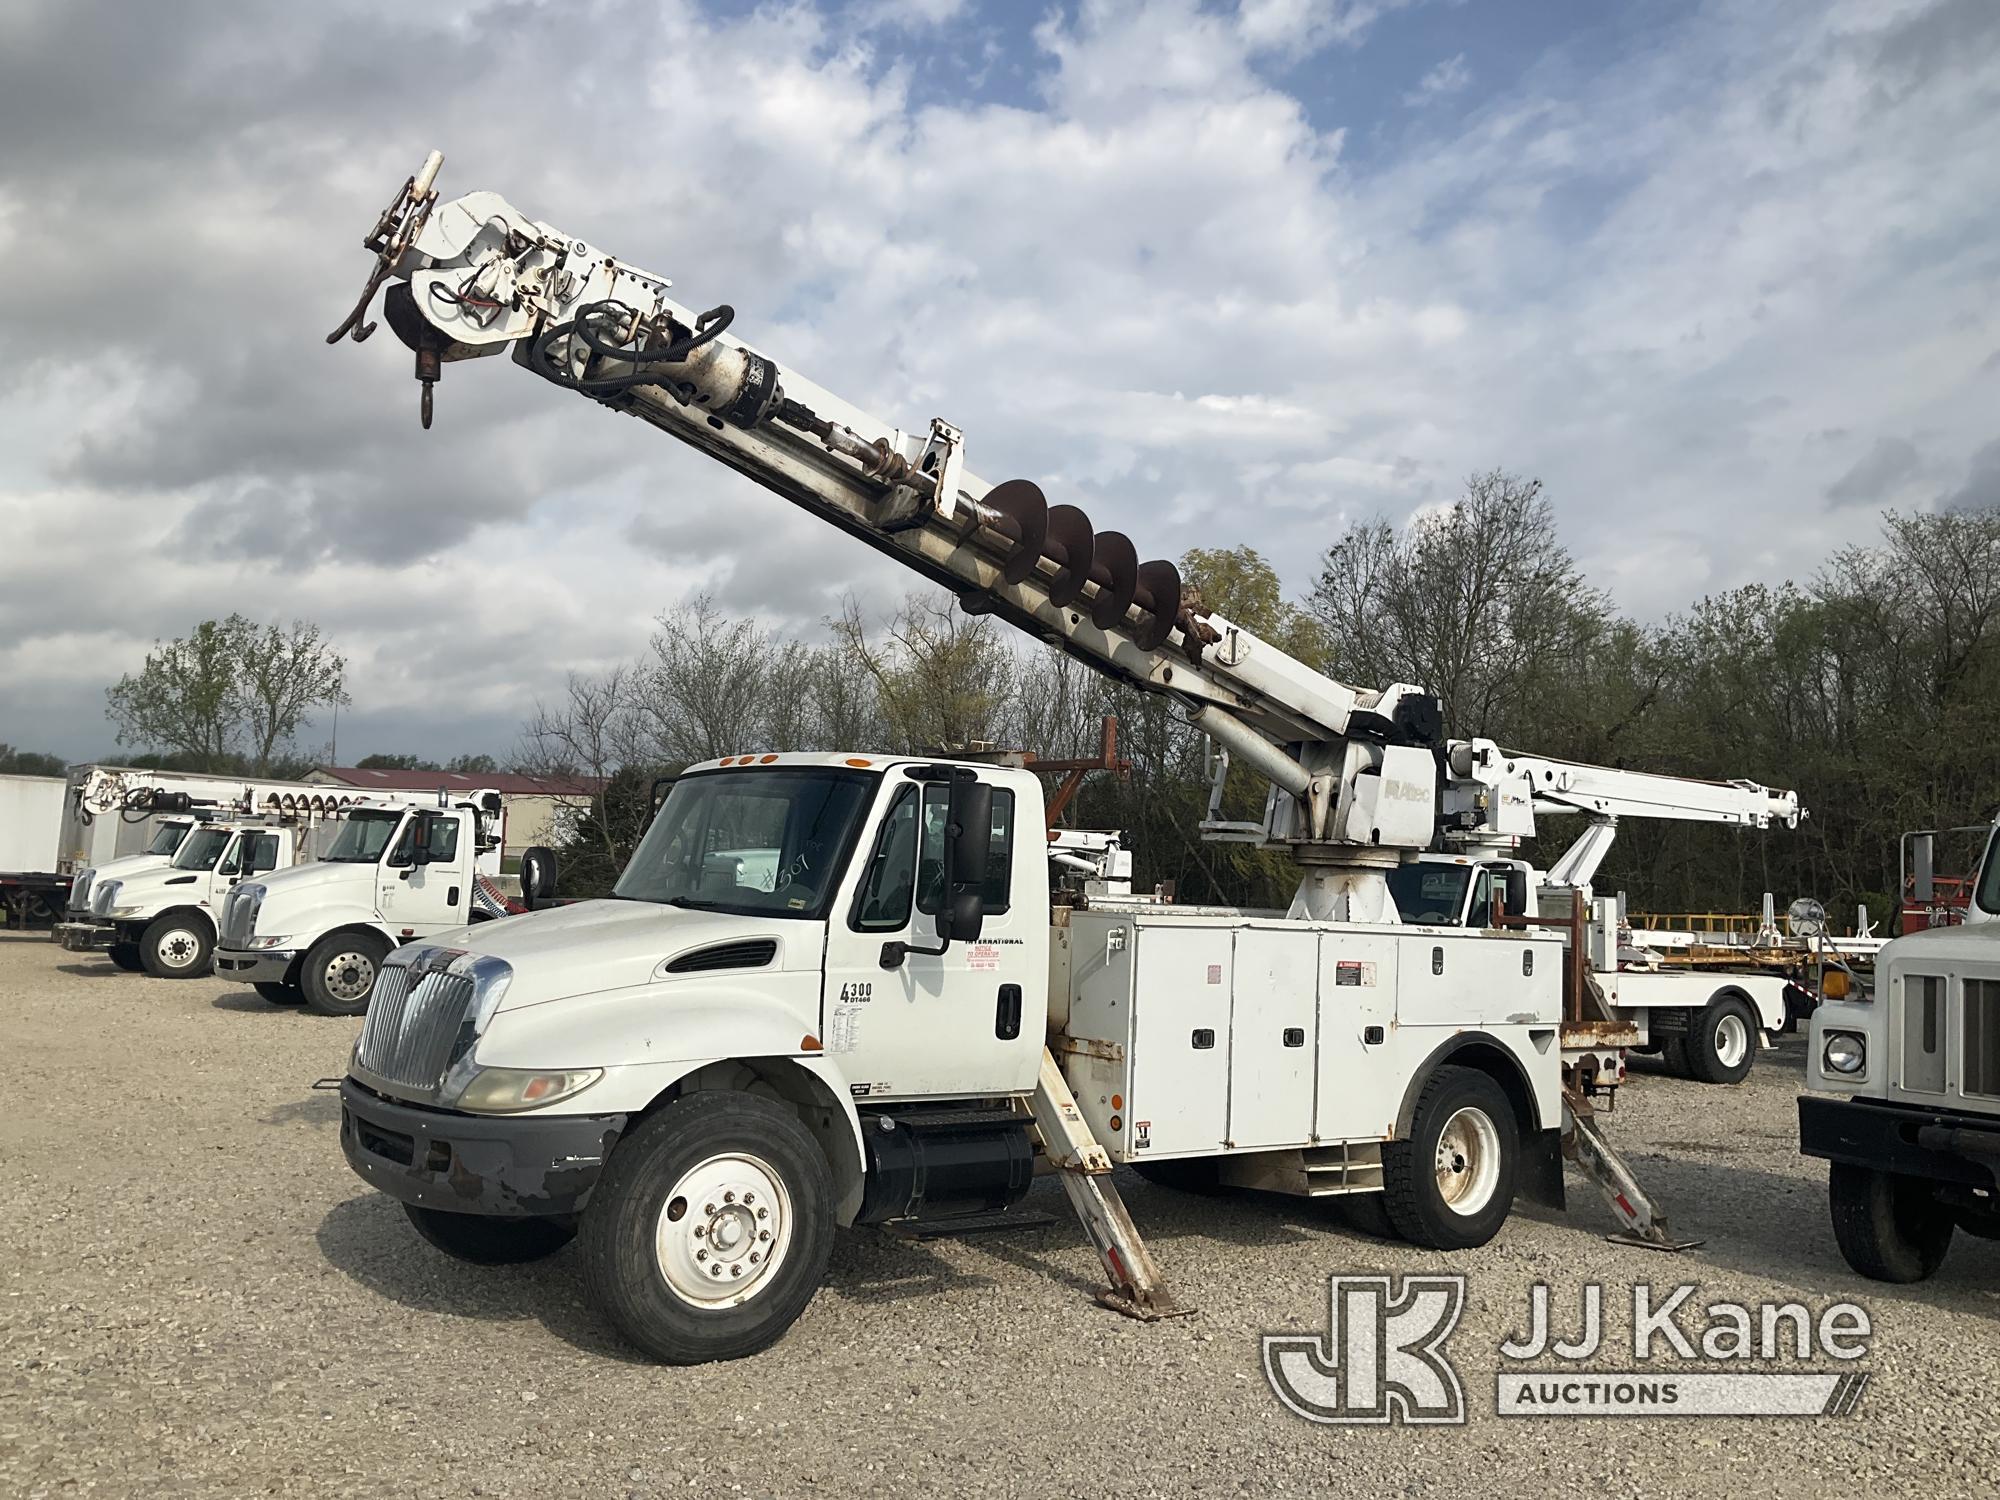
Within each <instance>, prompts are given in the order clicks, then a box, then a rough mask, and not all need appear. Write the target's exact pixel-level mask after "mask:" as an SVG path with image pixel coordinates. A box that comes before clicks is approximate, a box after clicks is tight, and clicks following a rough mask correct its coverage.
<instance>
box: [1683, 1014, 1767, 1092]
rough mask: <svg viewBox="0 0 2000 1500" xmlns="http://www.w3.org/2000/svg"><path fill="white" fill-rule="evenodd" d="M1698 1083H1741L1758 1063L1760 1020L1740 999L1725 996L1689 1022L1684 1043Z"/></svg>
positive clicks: (1692, 1073)
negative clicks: (1758, 1023) (1758, 1022)
mask: <svg viewBox="0 0 2000 1500" xmlns="http://www.w3.org/2000/svg"><path fill="white" fill-rule="evenodd" d="M1681 1046H1682V1048H1683V1050H1684V1051H1685V1052H1686V1053H1687V1067H1688V1075H1689V1076H1690V1077H1691V1078H1693V1079H1694V1080H1695V1081H1696V1082H1697V1083H1741V1082H1742V1081H1743V1080H1744V1079H1745V1078H1747V1077H1749V1076H1750V1065H1751V1064H1752V1063H1753V1062H1755V1061H1756V1060H1757V1017H1756V1015H1755V1014H1754V1013H1753V1012H1752V1011H1751V1009H1750V1006H1749V1004H1748V1003H1747V1002H1745V1001H1744V1000H1743V998H1742V997H1741V996H1738V995H1723V996H1721V997H1720V998H1718V999H1714V1000H1711V1001H1709V1002H1708V1004H1707V1005H1705V1006H1703V1007H1702V1008H1701V1009H1700V1010H1698V1011H1696V1012H1695V1013H1694V1015H1692V1016H1690V1017H1689V1018H1688V1034H1687V1038H1686V1040H1685V1041H1683V1042H1682V1043H1681Z"/></svg>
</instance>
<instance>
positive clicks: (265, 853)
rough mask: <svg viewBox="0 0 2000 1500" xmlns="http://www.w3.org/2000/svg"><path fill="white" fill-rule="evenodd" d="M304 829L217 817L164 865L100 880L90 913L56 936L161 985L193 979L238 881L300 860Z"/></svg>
mask: <svg viewBox="0 0 2000 1500" xmlns="http://www.w3.org/2000/svg"><path fill="white" fill-rule="evenodd" d="M308 840H309V826H308V827H295V826H293V825H292V824H288V823H281V822H277V821H275V820H273V821H266V820H264V819H254V820H253V819H243V818H223V819H219V820H217V821H215V822H212V823H204V824H201V825H200V826H199V827H197V828H195V829H194V830H192V831H191V832H190V833H188V834H187V836H186V837H185V838H183V839H182V840H181V841H180V844H179V846H178V847H177V848H176V849H175V850H174V852H173V854H172V856H171V857H169V858H168V859H167V860H166V861H165V862H164V863H150V862H149V864H148V866H147V867H146V868H142V869H136V870H127V871H126V872H124V873H122V874H120V875H117V876H110V875H100V876H98V877H97V878H96V879H95V880H93V881H92V883H91V887H90V911H89V915H87V916H84V917H80V918H73V919H71V920H69V921H65V922H62V923H60V924H58V926H57V927H56V938H57V941H59V942H60V943H61V944H62V945H63V947H65V948H67V949H68V950H70V951H71V952H73V953H89V952H92V951H94V950H97V949H103V950H104V951H105V952H106V954H107V955H108V956H109V957H110V959H111V961H112V963H114V964H116V965H117V966H118V967H119V968H121V969H143V970H145V972H146V973H148V974H151V975H153V976H154V977H155V978H159V979H194V978H198V977H200V976H201V975H203V974H206V973H208V971H209V961H210V955H211V953H212V952H213V950H214V947H215V923H216V914H217V912H219V911H220V910H221V907H222V898H223V897H224V896H225V895H226V894H228V892H229V890H230V888H231V887H232V886H234V885H235V884H236V883H237V882H238V881H240V880H247V879H249V878H250V877H251V876H253V875H259V874H262V873H264V872H265V871H267V870H275V869H279V868H281V867H283V866H285V865H289V864H291V863H292V862H293V861H294V860H297V859H302V858H305V857H306V853H305V850H306V845H307V842H308Z"/></svg>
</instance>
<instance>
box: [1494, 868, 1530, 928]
mask: <svg viewBox="0 0 2000 1500" xmlns="http://www.w3.org/2000/svg"><path fill="white" fill-rule="evenodd" d="M1500 899H1501V900H1502V901H1504V902H1505V903H1506V905H1507V915H1508V916H1510V917H1525V916H1527V915H1528V872H1527V871H1526V870H1523V869H1521V868H1519V867H1518V866H1509V867H1508V870H1507V876H1506V881H1505V883H1504V884H1503V886H1502V888H1501V896H1500Z"/></svg>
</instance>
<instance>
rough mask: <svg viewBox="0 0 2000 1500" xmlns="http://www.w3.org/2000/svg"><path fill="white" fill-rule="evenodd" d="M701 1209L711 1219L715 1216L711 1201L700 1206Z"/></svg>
mask: <svg viewBox="0 0 2000 1500" xmlns="http://www.w3.org/2000/svg"><path fill="white" fill-rule="evenodd" d="M701 1211H702V1212H703V1213H705V1214H707V1215H708V1216H709V1217H710V1218H711V1219H712V1218H714V1217H715V1205H714V1204H713V1203H704V1204H703V1205H702V1206H701Z"/></svg>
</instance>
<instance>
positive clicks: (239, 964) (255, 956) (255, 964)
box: [215, 948, 299, 984]
mask: <svg viewBox="0 0 2000 1500" xmlns="http://www.w3.org/2000/svg"><path fill="white" fill-rule="evenodd" d="M298 956H299V950H298V949H296V948H260V949H259V950H258V951H257V952H255V953H239V952H237V951H236V950H235V949H233V948H217V949H216V950H215V972H216V973H218V974H221V975H224V976H226V977H227V978H230V979H235V980H239V981H241V982H242V983H244V984H283V983H284V982H285V976H286V975H287V974H290V973H291V972H292V965H293V963H295V962H296V961H297V960H298Z"/></svg>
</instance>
